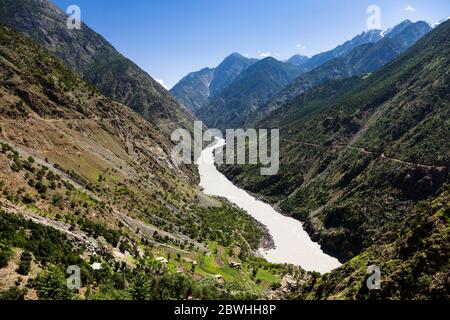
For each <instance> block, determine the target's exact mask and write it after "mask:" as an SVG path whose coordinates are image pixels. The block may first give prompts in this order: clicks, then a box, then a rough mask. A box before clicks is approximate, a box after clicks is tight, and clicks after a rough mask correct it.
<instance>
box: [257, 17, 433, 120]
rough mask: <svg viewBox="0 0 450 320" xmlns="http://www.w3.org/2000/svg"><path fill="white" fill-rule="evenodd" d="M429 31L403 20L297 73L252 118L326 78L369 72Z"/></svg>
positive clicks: (420, 24)
mask: <svg viewBox="0 0 450 320" xmlns="http://www.w3.org/2000/svg"><path fill="white" fill-rule="evenodd" d="M430 31H431V27H430V26H429V25H428V24H427V23H425V22H423V21H419V22H415V23H412V22H410V21H405V22H402V23H401V24H399V25H397V26H396V27H394V28H393V29H392V30H390V31H389V32H387V33H386V34H384V37H383V38H382V39H380V40H378V41H377V42H371V43H367V44H363V45H361V46H358V47H356V48H354V49H353V50H351V51H350V52H349V53H347V54H346V55H345V56H343V57H338V58H335V59H332V60H330V61H328V62H326V63H324V64H322V65H320V66H319V67H317V68H315V69H314V70H312V71H310V72H307V73H305V74H302V75H300V76H299V77H298V78H297V79H295V80H294V81H292V83H291V84H289V86H287V87H286V88H285V89H284V90H283V91H282V92H280V93H279V94H277V95H276V96H275V97H274V98H273V99H272V100H271V101H270V102H269V103H268V104H267V105H266V106H264V107H263V108H261V110H260V111H259V112H258V113H257V114H255V115H253V120H252V121H255V119H259V120H260V119H261V118H263V117H264V116H266V115H268V114H269V113H270V112H271V111H274V110H276V109H277V108H278V107H279V106H281V105H283V104H284V103H286V102H287V101H289V100H290V99H293V98H295V97H296V96H298V95H300V94H301V93H303V92H305V91H307V90H309V89H311V88H313V87H315V86H317V85H321V84H324V83H326V82H329V81H333V80H338V79H344V78H349V77H353V76H361V75H364V74H369V73H372V72H374V71H376V70H378V69H379V68H381V67H382V66H384V65H385V64H387V63H388V62H390V61H392V60H394V59H395V58H396V57H398V56H399V55H400V54H402V53H403V52H405V51H406V50H407V49H408V48H409V47H411V46H412V45H413V44H414V43H416V42H417V40H419V39H421V38H422V37H423V36H424V35H426V34H427V33H428V32H430Z"/></svg>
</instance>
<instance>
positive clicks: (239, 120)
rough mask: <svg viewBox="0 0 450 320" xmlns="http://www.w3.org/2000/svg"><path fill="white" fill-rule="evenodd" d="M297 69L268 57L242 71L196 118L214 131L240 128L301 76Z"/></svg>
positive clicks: (199, 111)
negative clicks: (215, 129) (261, 107)
mask: <svg viewBox="0 0 450 320" xmlns="http://www.w3.org/2000/svg"><path fill="white" fill-rule="evenodd" d="M299 73H300V71H299V69H298V67H296V66H294V65H292V64H289V63H284V62H281V61H278V60H276V59H274V58H271V57H269V58H266V59H263V60H260V61H258V62H257V63H255V64H253V65H252V66H250V67H249V68H248V69H246V70H245V71H243V72H242V73H241V74H240V75H239V76H238V77H237V78H236V79H235V80H234V81H233V83H232V84H231V85H229V86H228V87H226V88H225V89H224V90H222V91H221V92H220V94H218V95H217V96H216V97H215V98H214V99H212V100H211V102H210V103H209V105H207V106H206V107H204V108H202V109H200V110H198V111H197V113H196V114H197V116H198V117H199V118H200V119H202V120H203V121H204V122H205V124H206V125H207V126H209V127H211V128H218V129H221V130H222V129H225V128H238V127H241V126H243V125H244V124H245V121H246V119H247V117H248V116H249V114H251V113H252V112H254V111H255V110H256V109H258V108H259V107H260V106H261V105H262V104H264V103H265V102H267V101H268V100H269V99H270V98H271V97H272V96H273V95H275V94H276V93H278V92H279V91H280V90H282V89H283V88H284V87H285V86H286V85H288V84H289V83H290V82H291V81H292V80H293V79H295V78H296V77H297V76H298V75H299Z"/></svg>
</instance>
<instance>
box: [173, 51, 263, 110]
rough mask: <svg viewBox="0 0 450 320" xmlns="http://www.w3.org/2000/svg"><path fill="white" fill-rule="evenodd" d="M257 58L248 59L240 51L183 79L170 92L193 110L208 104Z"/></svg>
mask: <svg viewBox="0 0 450 320" xmlns="http://www.w3.org/2000/svg"><path fill="white" fill-rule="evenodd" d="M256 61H258V60H256V59H248V58H245V57H244V56H242V55H240V54H239V53H233V54H231V55H229V56H228V57H226V58H225V59H224V60H223V61H222V63H220V64H219V65H218V66H217V67H216V68H214V69H209V68H205V69H203V70H200V71H198V72H193V73H190V74H189V75H187V76H186V77H185V78H183V79H181V80H180V82H178V83H177V84H176V85H175V86H174V87H173V88H172V89H171V90H170V92H171V93H172V94H173V95H174V96H175V97H176V98H177V99H178V101H180V102H181V103H182V104H184V105H185V106H186V107H187V108H189V109H190V110H192V111H194V112H195V111H196V110H198V109H200V108H202V107H204V106H206V105H207V104H208V103H209V102H210V100H211V99H213V98H214V97H215V96H216V95H217V94H218V93H219V92H220V91H222V90H223V89H225V88H226V87H227V86H228V85H229V84H230V83H232V82H233V81H234V80H235V79H236V77H237V76H238V75H239V74H241V72H242V71H244V70H246V69H247V68H248V67H250V66H251V65H252V64H254V63H255V62H256Z"/></svg>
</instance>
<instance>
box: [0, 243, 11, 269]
mask: <svg viewBox="0 0 450 320" xmlns="http://www.w3.org/2000/svg"><path fill="white" fill-rule="evenodd" d="M11 257H12V250H11V248H10V247H9V246H7V245H5V244H2V243H0V268H4V267H6V266H7V265H8V262H9V259H11Z"/></svg>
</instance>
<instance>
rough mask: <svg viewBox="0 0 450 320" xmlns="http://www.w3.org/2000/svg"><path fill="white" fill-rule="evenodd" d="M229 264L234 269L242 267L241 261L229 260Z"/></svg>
mask: <svg viewBox="0 0 450 320" xmlns="http://www.w3.org/2000/svg"><path fill="white" fill-rule="evenodd" d="M229 266H230V267H232V268H235V269H242V263H239V262H235V261H231V262H230V263H229Z"/></svg>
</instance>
